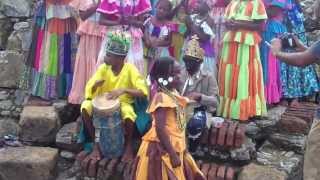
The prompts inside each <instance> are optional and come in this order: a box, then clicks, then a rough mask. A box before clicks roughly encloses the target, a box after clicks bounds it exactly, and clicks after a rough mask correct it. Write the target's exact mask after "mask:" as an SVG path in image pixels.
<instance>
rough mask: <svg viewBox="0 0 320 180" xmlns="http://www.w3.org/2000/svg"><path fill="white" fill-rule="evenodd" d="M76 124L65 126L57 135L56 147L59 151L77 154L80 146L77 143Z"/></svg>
mask: <svg viewBox="0 0 320 180" xmlns="http://www.w3.org/2000/svg"><path fill="white" fill-rule="evenodd" d="M77 132H78V123H77V122H72V123H69V124H65V125H64V126H63V127H62V128H61V129H60V130H59V132H58V133H57V136H56V146H57V147H58V148H59V149H63V150H68V151H71V152H79V150H81V146H80V145H79V144H78V143H77V139H76V137H77Z"/></svg>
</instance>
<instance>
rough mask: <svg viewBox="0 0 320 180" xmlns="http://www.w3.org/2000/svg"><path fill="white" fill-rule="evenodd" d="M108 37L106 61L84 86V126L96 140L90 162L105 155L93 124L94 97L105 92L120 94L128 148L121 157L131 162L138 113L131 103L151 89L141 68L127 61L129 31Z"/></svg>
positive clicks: (118, 96) (114, 33) (109, 97)
mask: <svg viewBox="0 0 320 180" xmlns="http://www.w3.org/2000/svg"><path fill="white" fill-rule="evenodd" d="M108 38H109V41H108V45H107V47H106V56H105V58H104V62H105V63H104V64H103V65H101V66H100V67H99V68H98V69H97V71H96V73H95V74H94V75H93V76H92V77H91V79H90V80H89V81H88V83H87V85H86V90H85V98H86V100H85V101H84V102H83V103H82V105H81V115H82V119H83V124H84V130H85V132H86V134H88V136H89V137H90V139H91V141H93V140H94V142H95V143H94V146H93V150H92V152H91V154H90V155H89V157H88V158H87V162H89V161H94V162H97V161H98V160H100V159H101V158H102V153H101V148H100V146H99V137H97V136H95V128H94V126H93V117H94V112H93V106H92V100H93V99H94V98H95V97H97V96H98V95H101V94H104V93H108V99H117V98H119V100H120V112H121V118H122V120H123V123H124V131H125V149H124V154H123V156H122V161H124V162H128V161H130V160H132V159H133V158H134V155H133V150H132V134H133V130H134V125H135V124H134V123H135V119H136V117H137V116H136V113H135V112H134V108H133V105H132V104H133V103H134V98H135V97H147V93H148V90H147V85H146V82H145V80H144V78H143V77H142V76H141V75H140V73H139V71H138V70H137V69H136V68H135V66H134V65H132V64H128V63H125V57H126V55H127V52H128V49H129V45H130V43H129V42H130V40H129V37H128V35H127V34H125V33H124V32H122V31H116V32H112V33H110V34H109V37H108ZM101 138H108V137H101ZM111 145H112V144H110V146H111ZM119 151H120V150H119ZM91 163H92V162H91Z"/></svg>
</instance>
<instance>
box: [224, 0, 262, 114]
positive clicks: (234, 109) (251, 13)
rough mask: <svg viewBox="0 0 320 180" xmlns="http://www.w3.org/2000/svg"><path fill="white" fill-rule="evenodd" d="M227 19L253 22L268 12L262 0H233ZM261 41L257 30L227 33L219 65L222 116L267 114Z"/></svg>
mask: <svg viewBox="0 0 320 180" xmlns="http://www.w3.org/2000/svg"><path fill="white" fill-rule="evenodd" d="M225 18H226V19H227V20H230V19H234V20H242V21H248V22H253V21H255V20H265V19H267V14H266V11H265V7H264V4H263V2H262V1H261V0H233V1H231V2H230V4H229V5H228V6H227V9H226V12H225ZM260 41H261V37H260V35H259V32H257V31H249V30H236V31H232V30H229V31H227V32H226V34H225V36H224V38H223V45H222V51H221V59H220V64H219V66H220V68H219V70H220V71H219V77H218V78H219V80H218V81H219V90H220V105H219V108H218V115H219V116H222V117H225V118H232V119H239V120H248V119H249V118H250V117H254V116H263V115H266V112H267V108H266V100H265V96H264V83H263V75H262V67H261V62H260V53H259V43H260Z"/></svg>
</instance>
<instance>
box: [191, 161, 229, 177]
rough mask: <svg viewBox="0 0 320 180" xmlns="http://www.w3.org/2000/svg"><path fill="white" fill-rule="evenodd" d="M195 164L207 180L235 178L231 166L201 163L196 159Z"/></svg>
mask: <svg viewBox="0 0 320 180" xmlns="http://www.w3.org/2000/svg"><path fill="white" fill-rule="evenodd" d="M197 164H198V166H199V168H200V169H201V171H202V173H203V175H204V176H205V177H206V178H207V179H208V180H233V179H234V178H235V170H234V168H233V167H230V166H225V165H217V164H213V163H202V162H200V161H197Z"/></svg>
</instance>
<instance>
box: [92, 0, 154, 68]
mask: <svg viewBox="0 0 320 180" xmlns="http://www.w3.org/2000/svg"><path fill="white" fill-rule="evenodd" d="M151 8H152V7H151V3H150V0H103V1H102V2H101V5H100V6H99V8H98V9H97V11H98V12H100V13H101V18H100V24H102V25H105V26H108V31H109V30H110V31H113V30H115V29H122V30H126V31H128V32H129V33H130V34H131V38H132V43H131V47H130V50H129V52H128V56H127V58H126V59H127V61H128V62H129V63H132V64H134V65H135V66H136V67H137V68H138V70H139V72H140V73H141V74H146V67H145V64H144V63H145V62H144V57H143V43H142V37H143V31H142V28H143V22H144V20H145V15H146V14H147V13H149V12H150V11H151V10H152V9H151ZM107 41H108V39H107V38H105V40H104V43H103V45H102V46H104V47H105V46H106V44H107ZM104 49H105V48H103V47H102V51H101V52H100V55H99V56H100V57H99V59H102V60H103V57H101V55H105V52H103V50H104Z"/></svg>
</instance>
